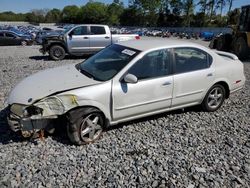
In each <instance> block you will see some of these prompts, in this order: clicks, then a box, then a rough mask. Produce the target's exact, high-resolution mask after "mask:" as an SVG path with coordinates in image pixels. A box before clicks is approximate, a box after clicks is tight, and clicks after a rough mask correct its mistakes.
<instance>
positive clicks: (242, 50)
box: [234, 37, 248, 59]
mask: <svg viewBox="0 0 250 188" xmlns="http://www.w3.org/2000/svg"><path fill="white" fill-rule="evenodd" d="M247 52H248V46H247V43H246V41H245V39H244V38H243V37H240V38H238V39H237V40H236V43H235V46H234V53H235V54H236V55H237V56H238V57H239V58H240V59H245V58H247Z"/></svg>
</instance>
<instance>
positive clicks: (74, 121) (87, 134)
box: [67, 108, 105, 145]
mask: <svg viewBox="0 0 250 188" xmlns="http://www.w3.org/2000/svg"><path fill="white" fill-rule="evenodd" d="M104 127H105V119H104V116H103V115H102V113H101V112H100V111H99V110H97V109H95V108H82V109H78V110H75V111H72V112H70V113H69V115H68V124H67V134H68V137H69V139H70V141H71V142H72V143H73V144H76V145H84V144H89V143H93V142H95V141H96V140H98V139H99V138H100V136H101V135H102V132H103V130H104Z"/></svg>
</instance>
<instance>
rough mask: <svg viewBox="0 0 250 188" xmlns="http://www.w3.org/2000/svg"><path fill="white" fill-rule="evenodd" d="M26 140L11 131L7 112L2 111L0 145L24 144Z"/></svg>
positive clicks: (0, 112)
mask: <svg viewBox="0 0 250 188" xmlns="http://www.w3.org/2000/svg"><path fill="white" fill-rule="evenodd" d="M24 140H25V139H24V138H23V137H22V136H21V135H18V134H17V133H14V132H13V131H11V130H10V128H9V126H8V123H7V111H6V109H2V110H1V111H0V144H9V143H11V142H23V141H24Z"/></svg>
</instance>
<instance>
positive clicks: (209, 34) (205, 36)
mask: <svg viewBox="0 0 250 188" xmlns="http://www.w3.org/2000/svg"><path fill="white" fill-rule="evenodd" d="M214 36H215V35H214V33H213V32H208V31H206V32H202V33H201V38H203V39H204V40H205V41H210V40H212V39H213V38H214Z"/></svg>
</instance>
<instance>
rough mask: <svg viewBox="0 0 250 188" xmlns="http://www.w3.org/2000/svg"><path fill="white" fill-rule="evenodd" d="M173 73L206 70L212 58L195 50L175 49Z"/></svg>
mask: <svg viewBox="0 0 250 188" xmlns="http://www.w3.org/2000/svg"><path fill="white" fill-rule="evenodd" d="M174 56H175V73H184V72H190V71H196V70H201V69H206V68H208V67H210V65H211V63H212V57H211V56H210V55H209V54H207V53H206V52H204V51H202V50H200V49H197V48H175V49H174Z"/></svg>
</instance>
